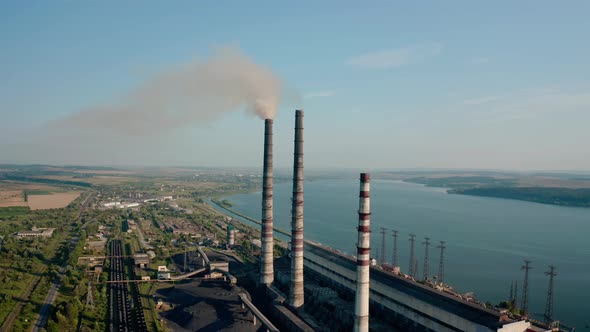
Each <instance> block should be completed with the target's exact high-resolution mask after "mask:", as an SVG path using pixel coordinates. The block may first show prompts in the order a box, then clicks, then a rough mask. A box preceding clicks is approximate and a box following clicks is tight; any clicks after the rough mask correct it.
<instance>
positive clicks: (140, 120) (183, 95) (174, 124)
mask: <svg viewBox="0 0 590 332" xmlns="http://www.w3.org/2000/svg"><path fill="white" fill-rule="evenodd" d="M281 92H282V82H281V80H280V79H279V78H278V77H277V76H276V75H275V74H274V73H273V72H272V71H271V70H270V69H268V68H266V67H263V66H261V65H258V64H256V63H254V62H253V61H252V60H251V59H250V58H248V57H247V56H245V55H244V54H243V53H241V52H240V51H239V50H238V49H235V48H223V49H221V50H218V51H217V52H216V53H215V55H214V56H213V57H211V58H209V59H206V60H205V61H195V62H192V63H189V64H186V65H184V66H180V67H178V68H175V69H173V70H169V71H166V72H164V73H161V74H160V75H158V76H156V77H154V78H152V79H150V80H148V81H147V82H145V83H144V84H143V85H142V86H140V87H138V88H136V89H135V90H134V91H132V92H131V93H130V94H128V95H127V96H126V97H124V98H123V99H122V100H120V101H119V102H117V103H114V104H112V105H110V106H104V107H96V108H92V109H88V110H85V111H82V112H79V113H76V114H74V115H71V116H69V117H68V118H66V119H64V121H62V122H61V123H60V124H59V126H65V127H68V128H72V127H73V128H77V129H81V130H88V129H89V130H99V131H101V130H104V129H108V130H110V131H113V132H115V133H121V134H125V133H126V134H133V135H145V134H149V133H154V132H162V131H167V130H172V129H176V128H181V127H189V126H194V125H198V124H199V123H202V122H207V121H209V120H211V119H213V118H215V117H217V116H219V115H220V114H221V113H224V112H231V111H235V110H240V109H247V110H248V111H249V112H252V113H254V114H256V115H258V116H259V117H260V118H262V119H266V118H274V116H275V114H276V112H277V108H278V105H279V102H280V98H281Z"/></svg>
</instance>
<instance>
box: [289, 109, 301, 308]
mask: <svg viewBox="0 0 590 332" xmlns="http://www.w3.org/2000/svg"><path fill="white" fill-rule="evenodd" d="M289 293H290V294H289V305H291V307H293V308H295V309H299V308H301V306H302V305H303V302H304V298H303V111H301V110H297V111H295V150H294V161H293V197H292V205H291V284H290V287H289Z"/></svg>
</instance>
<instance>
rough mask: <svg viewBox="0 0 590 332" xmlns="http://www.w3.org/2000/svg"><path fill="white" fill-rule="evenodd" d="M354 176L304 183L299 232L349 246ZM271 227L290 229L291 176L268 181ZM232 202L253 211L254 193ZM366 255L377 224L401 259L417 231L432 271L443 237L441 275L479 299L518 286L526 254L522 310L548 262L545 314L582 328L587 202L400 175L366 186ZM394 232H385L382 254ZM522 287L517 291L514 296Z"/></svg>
mask: <svg viewBox="0 0 590 332" xmlns="http://www.w3.org/2000/svg"><path fill="white" fill-rule="evenodd" d="M358 190H359V189H358V180H355V179H351V180H350V181H347V180H320V181H306V182H305V237H306V238H308V239H311V240H315V241H318V242H321V243H324V244H326V245H329V246H331V247H334V248H337V249H340V250H342V251H344V252H347V253H354V250H355V243H356V229H355V228H356V225H357V223H358V221H357V214H356V210H357V208H358ZM274 197H275V200H274V205H275V210H274V216H275V227H279V228H282V229H284V230H290V222H291V215H290V213H291V212H290V197H291V183H280V184H276V185H275V193H274ZM228 199H229V200H231V201H232V202H233V203H234V209H235V210H236V211H240V212H242V213H244V214H246V215H249V216H251V217H253V218H257V219H260V215H261V211H260V210H261V208H260V207H261V195H260V193H252V194H241V195H233V196H230V197H228ZM371 204H372V220H371V224H372V229H373V233H372V238H371V246H372V248H373V256H375V257H376V256H377V253H378V250H380V248H381V236H380V234H379V227H381V226H383V227H386V228H388V229H389V230H391V229H396V230H398V231H399V232H400V233H399V240H398V247H399V262H400V265H401V268H402V271H404V272H407V271H408V266H409V241H408V234H410V233H414V234H416V235H417V241H416V255H417V258H418V259H419V275H420V276H421V275H422V269H423V264H424V263H423V262H424V261H423V260H424V246H423V245H422V244H421V243H422V242H423V238H424V237H430V238H431V242H432V243H433V245H432V246H431V250H430V257H431V258H430V274H436V273H437V272H438V265H439V251H438V249H436V248H435V246H436V245H438V241H440V240H442V241H447V244H446V246H447V249H446V250H445V280H446V281H447V283H449V284H450V285H452V286H453V287H455V289H457V290H458V291H460V292H468V291H473V292H475V294H476V296H477V297H478V298H479V299H480V300H482V301H490V302H492V303H496V304H497V303H498V302H500V301H503V300H506V299H507V298H508V295H509V292H510V282H511V281H512V280H518V284H519V293H521V292H520V291H521V290H522V281H523V273H522V271H521V270H520V267H521V265H522V263H523V260H524V259H529V260H531V261H532V263H531V265H532V267H533V269H532V270H531V271H530V279H529V284H530V286H529V287H530V293H529V294H530V295H529V311H530V312H531V313H533V314H540V315H542V314H543V312H544V310H545V301H546V294H547V286H548V277H547V276H546V275H544V272H545V271H547V270H548V268H547V266H548V265H549V264H553V265H555V266H557V273H558V276H557V277H556V279H555V299H554V303H555V304H554V306H555V307H554V313H555V317H556V318H557V319H560V320H562V321H563V322H564V323H568V325H574V326H576V327H577V328H576V331H590V329H589V328H586V324H589V323H590V285H589V283H590V241H589V238H590V209H583V208H567V207H558V206H552V205H543V204H536V203H529V202H522V201H515V200H505V199H495V198H484V197H474V196H463V195H449V194H446V193H445V191H444V190H442V189H437V188H427V187H424V186H422V185H416V184H411V183H405V182H400V181H386V180H382V181H380V180H373V181H372V184H371ZM392 246H393V240H392V238H391V234H388V236H387V249H386V252H387V261H391V256H392V250H393V248H392ZM521 296H522V294H520V295H519V301H520V297H521Z"/></svg>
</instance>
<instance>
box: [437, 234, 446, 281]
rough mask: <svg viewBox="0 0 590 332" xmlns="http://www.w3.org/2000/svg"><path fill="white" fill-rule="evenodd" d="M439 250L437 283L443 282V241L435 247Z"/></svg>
mask: <svg viewBox="0 0 590 332" xmlns="http://www.w3.org/2000/svg"><path fill="white" fill-rule="evenodd" d="M437 248H439V249H440V262H439V263H438V282H440V283H444V282H445V260H444V259H445V248H446V247H445V241H440V245H439V246H437Z"/></svg>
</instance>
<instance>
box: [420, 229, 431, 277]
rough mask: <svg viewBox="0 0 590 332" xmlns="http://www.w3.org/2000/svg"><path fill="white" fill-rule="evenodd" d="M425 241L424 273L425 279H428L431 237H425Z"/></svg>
mask: <svg viewBox="0 0 590 332" xmlns="http://www.w3.org/2000/svg"><path fill="white" fill-rule="evenodd" d="M424 240H425V241H424V242H422V244H423V245H424V269H422V272H423V275H424V280H428V272H429V271H428V270H429V266H428V262H429V259H428V247H429V246H430V238H429V237H425V238H424Z"/></svg>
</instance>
